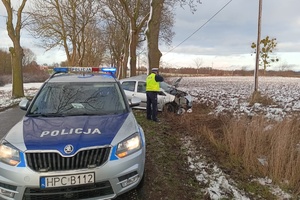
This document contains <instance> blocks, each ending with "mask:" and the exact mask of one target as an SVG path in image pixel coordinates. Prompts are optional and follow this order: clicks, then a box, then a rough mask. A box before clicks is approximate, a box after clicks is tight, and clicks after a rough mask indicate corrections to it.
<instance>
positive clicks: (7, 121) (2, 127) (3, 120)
mask: <svg viewBox="0 0 300 200" xmlns="http://www.w3.org/2000/svg"><path fill="white" fill-rule="evenodd" d="M24 115H25V111H23V110H21V109H20V108H19V106H16V107H13V108H9V109H7V110H4V111H2V112H0V138H2V137H3V136H4V135H5V134H6V133H7V132H8V131H9V130H10V129H11V128H12V127H13V126H14V125H15V124H16V123H17V122H18V121H20V120H21V119H22V117H23V116H24Z"/></svg>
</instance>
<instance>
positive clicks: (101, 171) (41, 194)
mask: <svg viewBox="0 0 300 200" xmlns="http://www.w3.org/2000/svg"><path fill="white" fill-rule="evenodd" d="M112 158H113V159H112ZM144 165H145V147H143V148H142V149H141V150H139V151H138V152H136V153H134V154H132V155H129V156H127V157H125V158H122V159H116V158H115V157H113V156H110V159H109V160H108V161H107V162H106V163H105V164H103V165H102V166H100V167H96V168H92V169H81V170H71V171H70V170H68V171H59V172H36V171H33V170H31V169H30V168H28V167H26V166H23V167H12V166H9V165H6V164H4V163H1V162H0V199H9V200H27V199H28V200H29V199H30V200H39V199H49V200H51V199H53V200H59V199H64V200H66V199H72V200H74V199H88V200H96V199H97V200H99V199H113V198H115V197H117V196H119V195H120V194H123V193H125V192H127V191H129V190H132V189H133V188H135V187H136V186H137V185H138V184H139V182H140V181H141V179H142V177H143V173H144ZM90 172H91V173H94V174H95V183H93V184H85V185H76V186H64V187H57V188H45V189H42V188H41V187H40V178H41V177H46V176H67V175H74V174H75V175H76V174H82V173H90ZM9 195H11V196H10V197H9Z"/></svg>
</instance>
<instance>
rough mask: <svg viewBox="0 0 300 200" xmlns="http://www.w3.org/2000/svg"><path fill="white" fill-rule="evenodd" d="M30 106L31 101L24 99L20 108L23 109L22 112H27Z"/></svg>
mask: <svg viewBox="0 0 300 200" xmlns="http://www.w3.org/2000/svg"><path fill="white" fill-rule="evenodd" d="M29 104H30V101H29V100H28V99H26V98H24V99H22V100H21V102H20V103H19V107H20V108H21V109H22V110H27V109H28V106H29Z"/></svg>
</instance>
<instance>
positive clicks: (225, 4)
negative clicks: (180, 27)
mask: <svg viewBox="0 0 300 200" xmlns="http://www.w3.org/2000/svg"><path fill="white" fill-rule="evenodd" d="M232 1H233V0H230V1H228V2H227V3H226V4H225V5H224V6H223V7H222V8H221V9H219V10H218V11H217V12H216V13H215V14H214V15H213V16H212V17H211V18H209V19H208V20H207V21H206V22H205V23H204V24H202V25H201V26H200V27H199V28H198V29H197V30H195V31H194V32H193V33H192V34H191V35H189V36H188V37H187V38H186V39H184V40H183V41H182V42H180V43H179V44H178V45H177V46H175V47H173V48H172V49H171V50H169V51H168V52H167V53H165V54H164V55H166V54H168V53H170V52H171V51H173V50H174V49H176V48H177V47H179V46H180V45H182V44H183V43H184V42H185V41H187V40H188V39H190V38H191V37H192V36H193V35H195V34H196V33H197V32H198V31H199V30H200V29H201V28H203V27H204V26H205V25H206V24H208V22H210V21H211V20H212V19H213V18H214V17H215V16H217V15H218V14H219V13H220V12H221V11H222V10H223V9H224V8H225V7H227V6H228V5H229V4H230V3H231V2H232ZM164 55H163V56H164Z"/></svg>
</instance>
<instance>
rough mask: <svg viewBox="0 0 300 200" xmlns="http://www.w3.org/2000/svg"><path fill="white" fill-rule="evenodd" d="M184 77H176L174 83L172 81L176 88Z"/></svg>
mask: <svg viewBox="0 0 300 200" xmlns="http://www.w3.org/2000/svg"><path fill="white" fill-rule="evenodd" d="M181 79H182V77H180V78H178V79H176V80H175V81H174V82H173V83H172V86H174V87H175V88H177V87H178V86H179V83H180V81H181Z"/></svg>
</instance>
